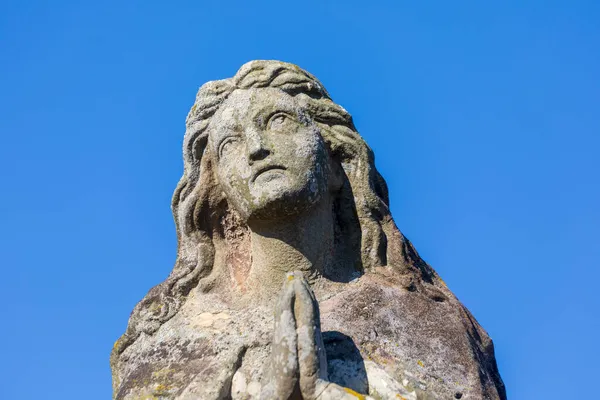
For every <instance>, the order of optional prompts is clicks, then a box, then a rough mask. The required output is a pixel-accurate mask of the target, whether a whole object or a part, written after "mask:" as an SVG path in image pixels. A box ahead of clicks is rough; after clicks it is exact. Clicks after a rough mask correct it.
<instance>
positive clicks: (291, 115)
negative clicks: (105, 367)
mask: <svg viewBox="0 0 600 400" xmlns="http://www.w3.org/2000/svg"><path fill="white" fill-rule="evenodd" d="M186 123H187V129H186V133H185V137H184V146H183V147H184V151H183V153H184V154H183V156H184V175H183V177H182V179H181V181H180V182H179V185H178V186H177V189H176V190H175V193H174V195H173V204H172V208H173V214H174V218H175V222H176V227H177V235H178V255H177V261H176V264H175V267H174V269H173V272H172V273H171V275H170V276H169V277H168V278H167V280H166V281H165V282H163V283H161V284H160V285H158V286H156V287H154V288H153V289H152V290H150V292H149V293H148V295H146V297H145V298H144V299H143V300H142V301H141V302H140V303H139V304H138V305H137V306H136V308H135V309H134V311H133V313H132V315H131V318H130V321H129V325H128V327H127V331H126V332H125V334H124V335H123V336H122V337H121V338H120V339H119V340H118V341H117V343H116V344H115V348H114V350H113V353H112V355H111V368H112V371H113V387H114V398H115V399H207V400H208V399H234V400H238V399H240V400H241V399H246V400H250V399H321V400H326V399H331V400H334V399H355V398H363V399H365V398H369V399H505V398H506V395H505V391H504V386H503V383H502V380H501V378H500V375H499V373H498V369H497V367H496V361H495V358H494V348H493V344H492V341H491V340H490V338H489V337H488V335H487V334H486V332H485V331H484V330H483V329H482V328H481V326H479V324H478V323H477V321H476V320H475V319H474V318H473V316H472V315H471V314H470V313H469V311H468V310H467V309H466V308H465V307H464V306H463V305H462V304H461V303H460V302H459V301H458V300H457V299H456V297H455V296H454V295H453V294H452V292H451V291H450V290H449V289H448V288H447V287H446V285H445V284H444V282H443V281H442V280H441V279H440V277H439V276H438V275H437V274H436V273H435V271H434V270H433V269H432V268H431V267H430V266H429V265H427V264H426V263H425V262H424V261H423V260H422V259H421V258H420V257H419V255H418V254H417V252H416V251H415V249H414V248H413V246H412V244H411V243H410V242H409V241H408V239H406V238H405V237H404V236H403V235H402V234H401V233H400V231H399V230H398V229H397V227H396V225H395V224H394V221H393V219H392V217H391V214H390V211H389V208H388V204H389V200H388V193H387V187H386V184H385V181H384V180H383V178H382V177H381V176H380V175H379V173H378V172H377V169H376V168H375V165H374V157H373V153H372V152H371V150H370V149H369V147H368V146H367V144H366V143H365V142H364V140H363V139H362V138H361V137H360V135H359V134H358V132H357V131H356V129H355V127H354V125H353V123H352V118H351V117H350V115H349V114H348V112H347V111H346V110H344V109H343V108H342V107H340V106H339V105H337V104H335V103H334V102H333V101H331V99H330V97H329V94H328V93H327V92H326V90H325V88H324V87H323V86H322V84H321V83H320V82H319V81H318V80H317V79H316V78H315V77H313V76H312V75H310V74H309V73H307V72H306V71H303V70H302V69H300V68H298V67H297V66H295V65H292V64H287V63H282V62H278V61H252V62H250V63H247V64H245V65H244V66H242V68H241V69H240V70H239V71H238V73H237V74H236V75H235V76H234V77H233V78H230V79H225V80H221V81H214V82H208V83H207V84H205V85H203V86H202V87H201V88H200V90H199V92H198V95H197V97H196V102H195V104H194V106H193V107H192V110H191V111H190V113H189V115H188V118H187V121H186Z"/></svg>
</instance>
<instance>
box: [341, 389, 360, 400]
mask: <svg viewBox="0 0 600 400" xmlns="http://www.w3.org/2000/svg"><path fill="white" fill-rule="evenodd" d="M344 391H345V392H346V393H349V394H351V395H352V396H354V397H356V398H357V399H360V400H365V396H363V395H362V394H360V393H357V392H355V391H354V390H352V389H348V388H344Z"/></svg>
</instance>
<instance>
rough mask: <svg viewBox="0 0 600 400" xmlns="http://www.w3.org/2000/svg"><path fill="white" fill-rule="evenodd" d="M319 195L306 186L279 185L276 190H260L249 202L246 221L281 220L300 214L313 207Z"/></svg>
mask: <svg viewBox="0 0 600 400" xmlns="http://www.w3.org/2000/svg"><path fill="white" fill-rule="evenodd" d="M320 198H321V196H320V195H319V194H318V193H313V192H311V191H310V190H309V189H308V188H300V189H297V188H286V187H285V186H284V187H282V186H279V187H277V188H276V190H261V192H260V193H259V194H258V195H257V196H256V197H255V199H259V200H258V201H256V200H254V201H252V202H251V207H250V209H249V210H248V212H247V213H246V215H248V221H269V220H271V221H273V220H282V219H285V218H289V217H293V216H296V215H299V214H302V213H304V212H306V211H308V210H310V209H311V208H313V207H314V206H315V205H316V204H317V203H318V201H319V199H320Z"/></svg>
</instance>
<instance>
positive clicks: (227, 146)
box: [219, 137, 239, 158]
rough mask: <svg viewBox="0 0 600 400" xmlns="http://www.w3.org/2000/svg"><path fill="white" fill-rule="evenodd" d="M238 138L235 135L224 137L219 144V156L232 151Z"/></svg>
mask: <svg viewBox="0 0 600 400" xmlns="http://www.w3.org/2000/svg"><path fill="white" fill-rule="evenodd" d="M238 142H239V139H238V138H236V137H228V138H225V139H224V140H223V141H222V142H221V144H220V145H219V158H221V157H224V156H226V155H227V154H228V153H230V152H231V151H233V150H234V149H235V147H236V144H237V143H238Z"/></svg>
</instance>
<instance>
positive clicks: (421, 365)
mask: <svg viewBox="0 0 600 400" xmlns="http://www.w3.org/2000/svg"><path fill="white" fill-rule="evenodd" d="M417 364H419V366H420V367H424V366H425V365H423V361H421V360H418V361H417Z"/></svg>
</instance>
